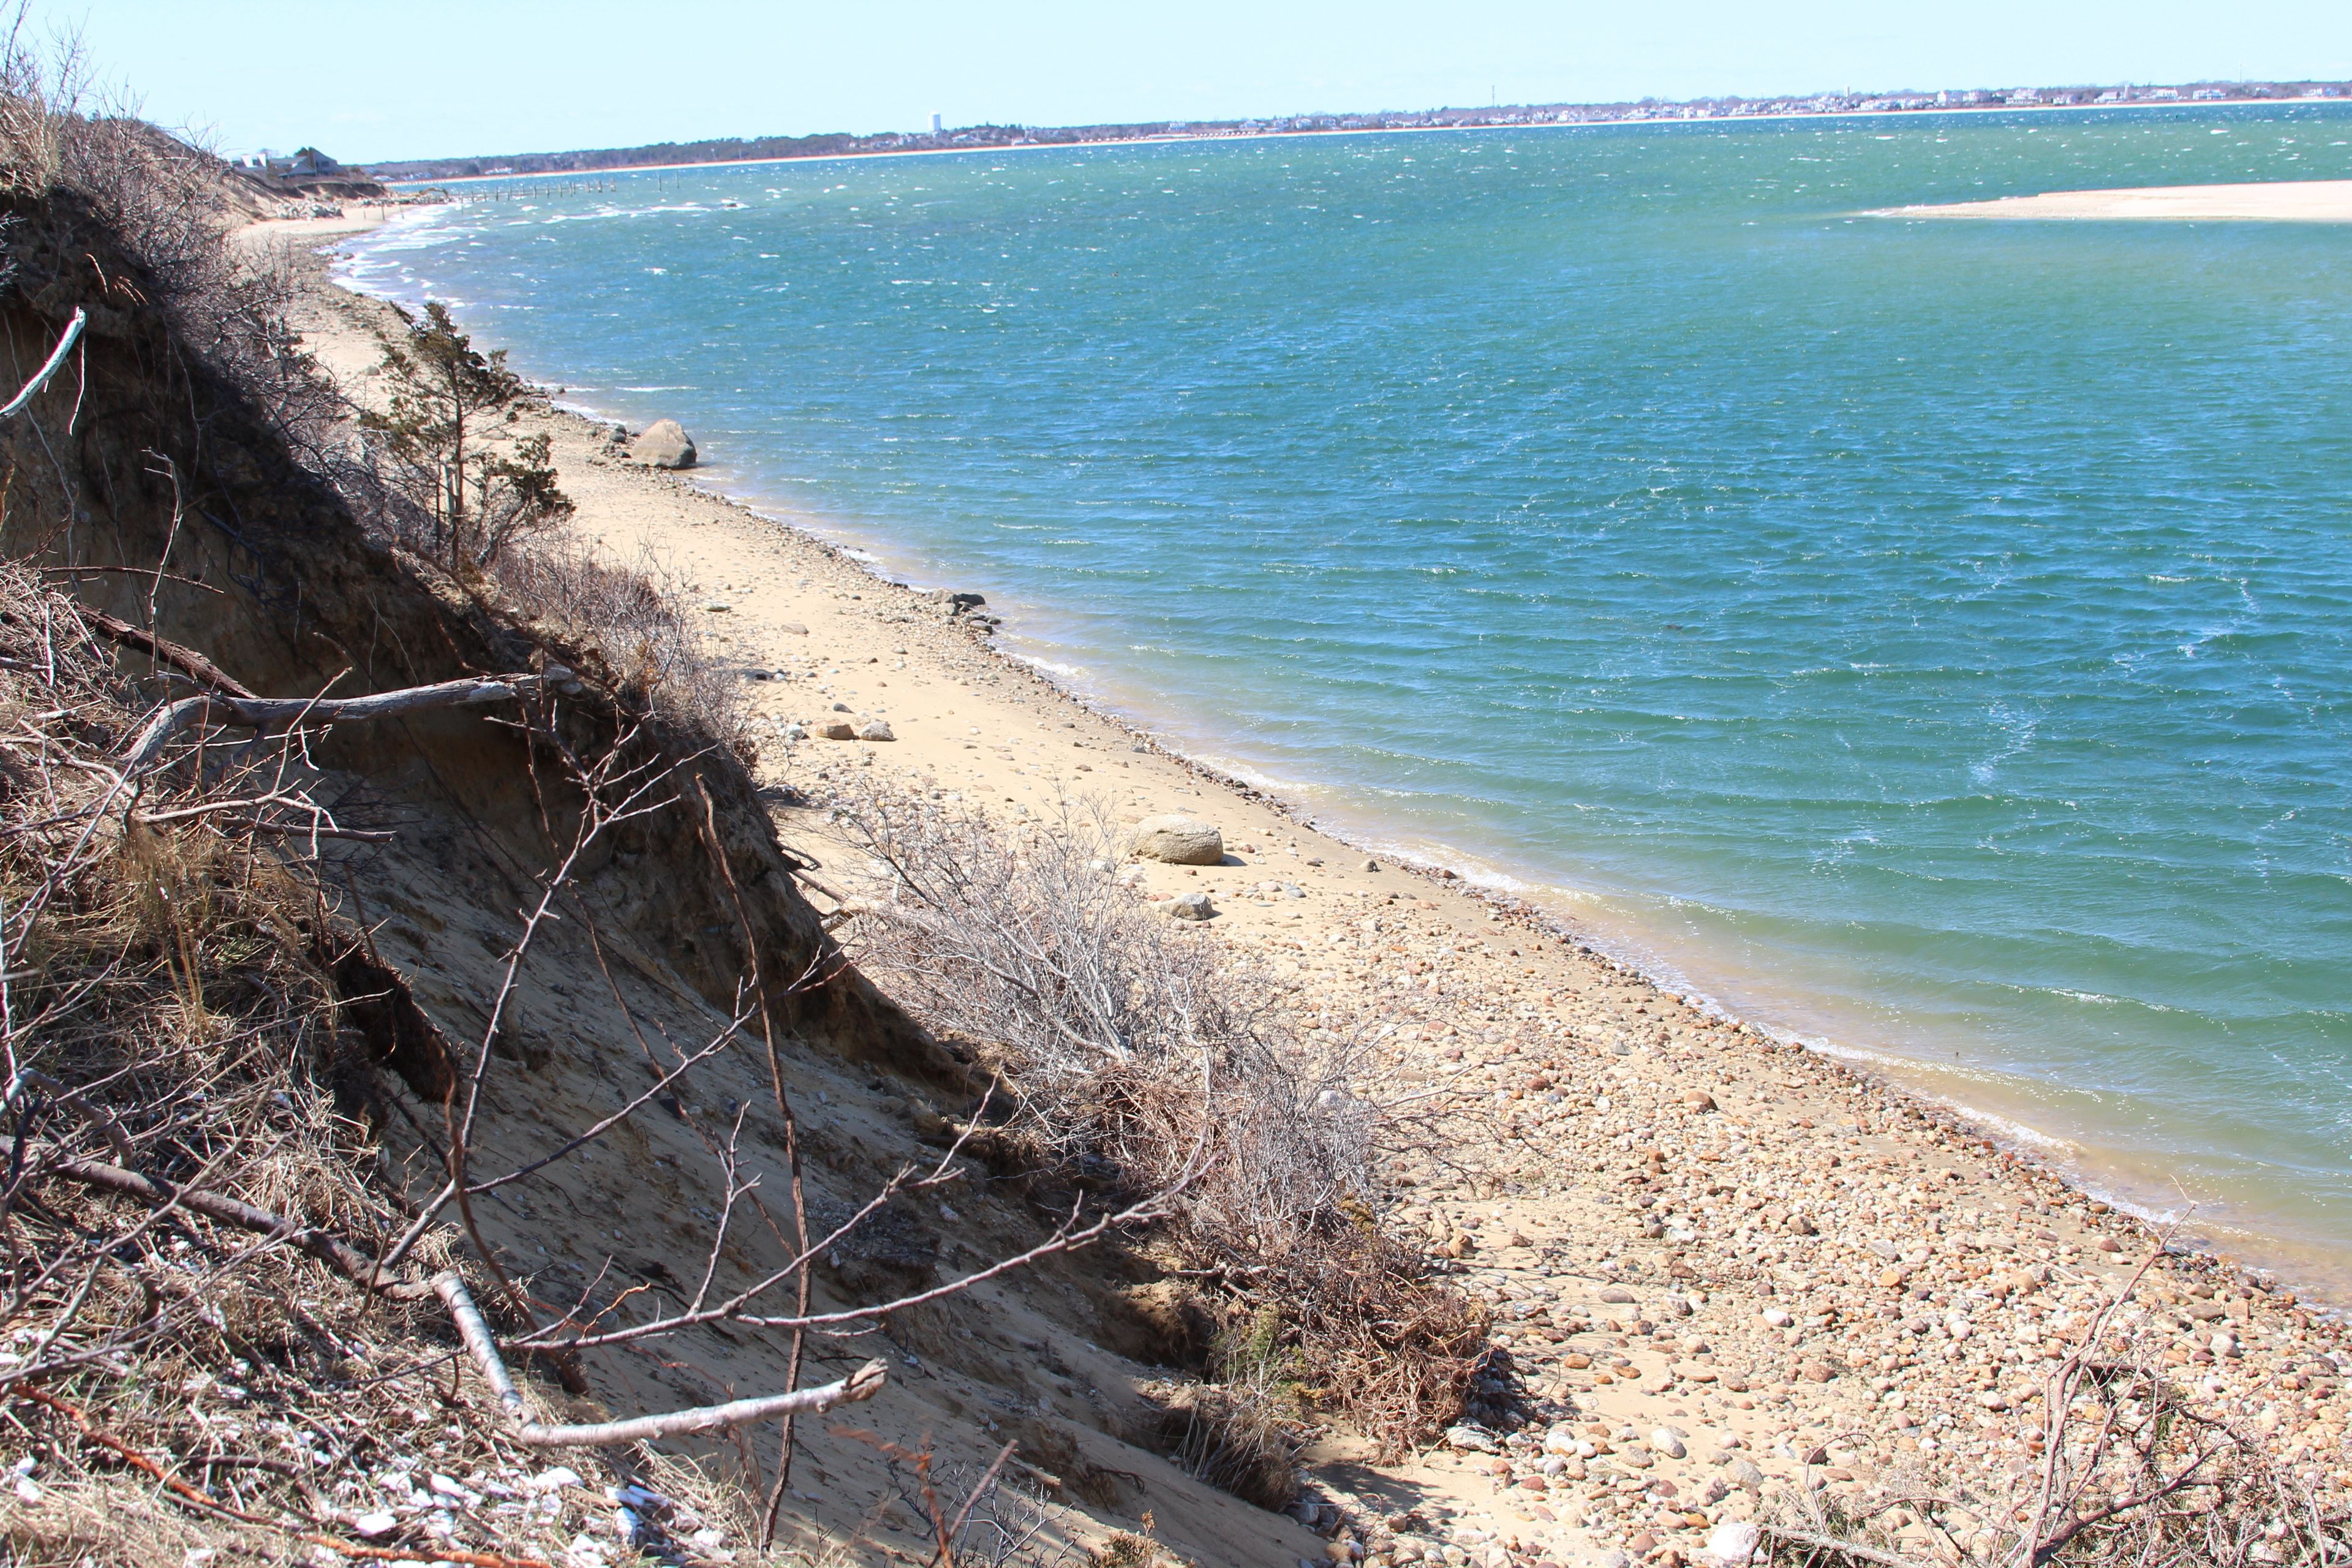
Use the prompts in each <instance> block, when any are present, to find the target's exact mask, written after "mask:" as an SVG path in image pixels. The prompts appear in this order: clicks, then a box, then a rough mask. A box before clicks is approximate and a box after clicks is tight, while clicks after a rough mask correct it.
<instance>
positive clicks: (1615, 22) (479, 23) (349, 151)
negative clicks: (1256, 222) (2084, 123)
mask: <svg viewBox="0 0 2352 1568" xmlns="http://www.w3.org/2000/svg"><path fill="white" fill-rule="evenodd" d="M24 3H25V5H26V10H27V13H28V17H29V21H30V23H31V26H32V27H33V28H34V30H35V31H37V32H41V33H49V32H55V31H58V30H65V31H75V32H79V36H80V37H81V39H82V42H83V45H84V47H85V48H86V50H87V53H88V55H89V58H90V59H91V62H92V64H93V65H94V67H95V68H96V70H97V73H98V75H99V77H100V79H101V80H102V81H103V82H104V83H105V84H107V85H108V86H110V87H111V88H113V89H117V90H119V91H127V92H128V94H129V95H130V96H131V99H132V100H134V101H135V102H136V104H137V105H138V107H139V108H140V110H141V111H142V112H143V113H144V114H145V115H146V117H147V118H149V119H151V120H153V121H158V122H159V123H162V124H163V125H166V126H169V127H172V128H173V129H174V130H181V131H194V132H198V133H200V134H202V135H203V136H205V138H206V139H207V140H208V141H209V142H210V144H211V145H213V146H215V148H216V149H217V150H218V151H220V152H222V153H228V154H231V155H242V154H246V153H252V152H255V151H257V150H259V149H261V148H265V147H266V148H268V149H270V150H272V151H278V152H286V151H291V150H292V149H293V148H295V147H297V146H300V145H303V144H305V143H309V144H314V145H317V146H319V147H321V148H324V149H325V150H326V151H327V152H328V153H331V154H333V155H334V156H336V157H338V158H341V159H342V160H344V161H345V162H347V163H359V162H366V161H370V160H384V159H393V158H421V157H448V156H457V155H460V154H466V153H525V152H547V151H556V150H562V149H566V148H574V147H614V146H635V145H637V144H639V143H643V142H665V141H692V140H699V139H702V138H705V137H713V136H756V135H773V134H792V135H799V134H806V133H809V132H823V131H851V132H885V131H915V130H924V129H928V128H929V123H930V116H931V115H933V114H934V113H936V114H939V115H940V116H942V117H943V119H944V120H945V121H946V123H947V124H949V125H950V126H955V125H968V124H976V123H979V122H982V121H995V122H999V123H1016V124H1028V125H1071V124H1089V123H1098V122H1102V121H1160V120H1171V119H1173V120H1211V119H1239V118H1244V117H1250V116H1269V115H1279V114H1294V113H1305V112H1311V111H1317V110H1415V109H1429V108H1435V107H1439V106H1443V105H1471V104H1484V103H1486V102H1489V101H1490V100H1499V101H1501V102H1505V103H1511V102H1525V103H1550V102H1580V101H1591V100H1604V101H1605V100H1620V99H1637V98H1642V97H1645V96H1646V97H1656V98H1664V99H1682V98H1695V97H1702V96H1708V95H1713V94H1720V93H1739V94H1744V95H1748V96H1759V95H1769V94H1778V93H1791V92H1813V91H1822V90H1833V89H1843V88H1849V87H1850V88H1854V89H1884V90H1891V89H1901V88H1908V89H1939V88H1955V89H1957V88H1980V87H2016V86H2057V85H2073V84H2090V83H2098V84H2112V83H2116V82H2119V81H2157V82H2175V81H2185V80H2191V79H2207V78H2222V79H2240V78H2278V77H2297V78H2305V77H2315V78H2323V79H2345V78H2352V5H2347V4H2346V3H2345V0H2228V3H2226V4H2224V3H2218V0H1932V3H1930V0H1639V3H1636V4H1627V3H1626V0H1492V3H1480V0H1445V3H1444V4H1439V3H1437V0H1419V3H1405V0H1347V3H1344V4H1342V3H1336V0H1188V3H1187V4H1184V5H1164V4H1163V5H1139V4H1133V3H1126V4H1121V3H1118V0H1090V3H1086V4H1078V3H1073V0H992V3H989V4H971V3H969V0H967V3H965V4H960V5H950V4H942V3H937V0H894V3H892V4H888V5H877V4H871V3H869V4H863V5H859V4H850V5H843V4H841V3H840V0H830V3H828V4H825V5H806V4H801V3H799V0H700V3H698V4H695V5H671V6H667V7H662V6H655V5H646V4H644V3H643V0H633V3H631V4H626V5H623V4H614V3H610V0H562V3H555V0H399V3H398V4H383V3H375V0H204V3H202V4H191V3H190V0H24Z"/></svg>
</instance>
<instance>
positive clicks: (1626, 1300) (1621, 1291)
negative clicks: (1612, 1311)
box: [1601, 1285, 1633, 1305]
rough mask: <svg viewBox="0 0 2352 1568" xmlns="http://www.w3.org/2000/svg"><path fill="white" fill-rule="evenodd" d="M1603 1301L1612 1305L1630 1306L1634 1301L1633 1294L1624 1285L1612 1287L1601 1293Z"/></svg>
mask: <svg viewBox="0 0 2352 1568" xmlns="http://www.w3.org/2000/svg"><path fill="white" fill-rule="evenodd" d="M1601 1300H1603V1301H1607V1302H1610V1303H1611V1304H1612V1305H1630V1304H1632V1302H1633V1292H1632V1291H1631V1290H1628V1289H1625V1288H1624V1287H1623V1286H1622V1285H1612V1286H1611V1287H1609V1289H1606V1290H1603V1291H1601Z"/></svg>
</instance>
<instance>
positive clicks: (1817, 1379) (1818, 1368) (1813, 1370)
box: [1797, 1361, 1837, 1383]
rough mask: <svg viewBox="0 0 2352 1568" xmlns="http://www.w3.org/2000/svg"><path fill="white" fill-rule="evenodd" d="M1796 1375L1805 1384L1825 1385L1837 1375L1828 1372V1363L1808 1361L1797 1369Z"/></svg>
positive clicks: (1830, 1371)
mask: <svg viewBox="0 0 2352 1568" xmlns="http://www.w3.org/2000/svg"><path fill="white" fill-rule="evenodd" d="M1797 1375H1798V1376H1799V1377H1801V1378H1803V1379H1804V1380H1805V1381H1806V1382H1807V1383H1827V1382H1828V1381H1829V1380H1830V1379H1831V1378H1832V1377H1835V1376H1836V1375H1837V1373H1834V1372H1832V1370H1830V1363H1827V1362H1825V1361H1809V1362H1807V1363H1805V1364H1804V1365H1802V1366H1801V1367H1799V1368H1798V1369H1797Z"/></svg>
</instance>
